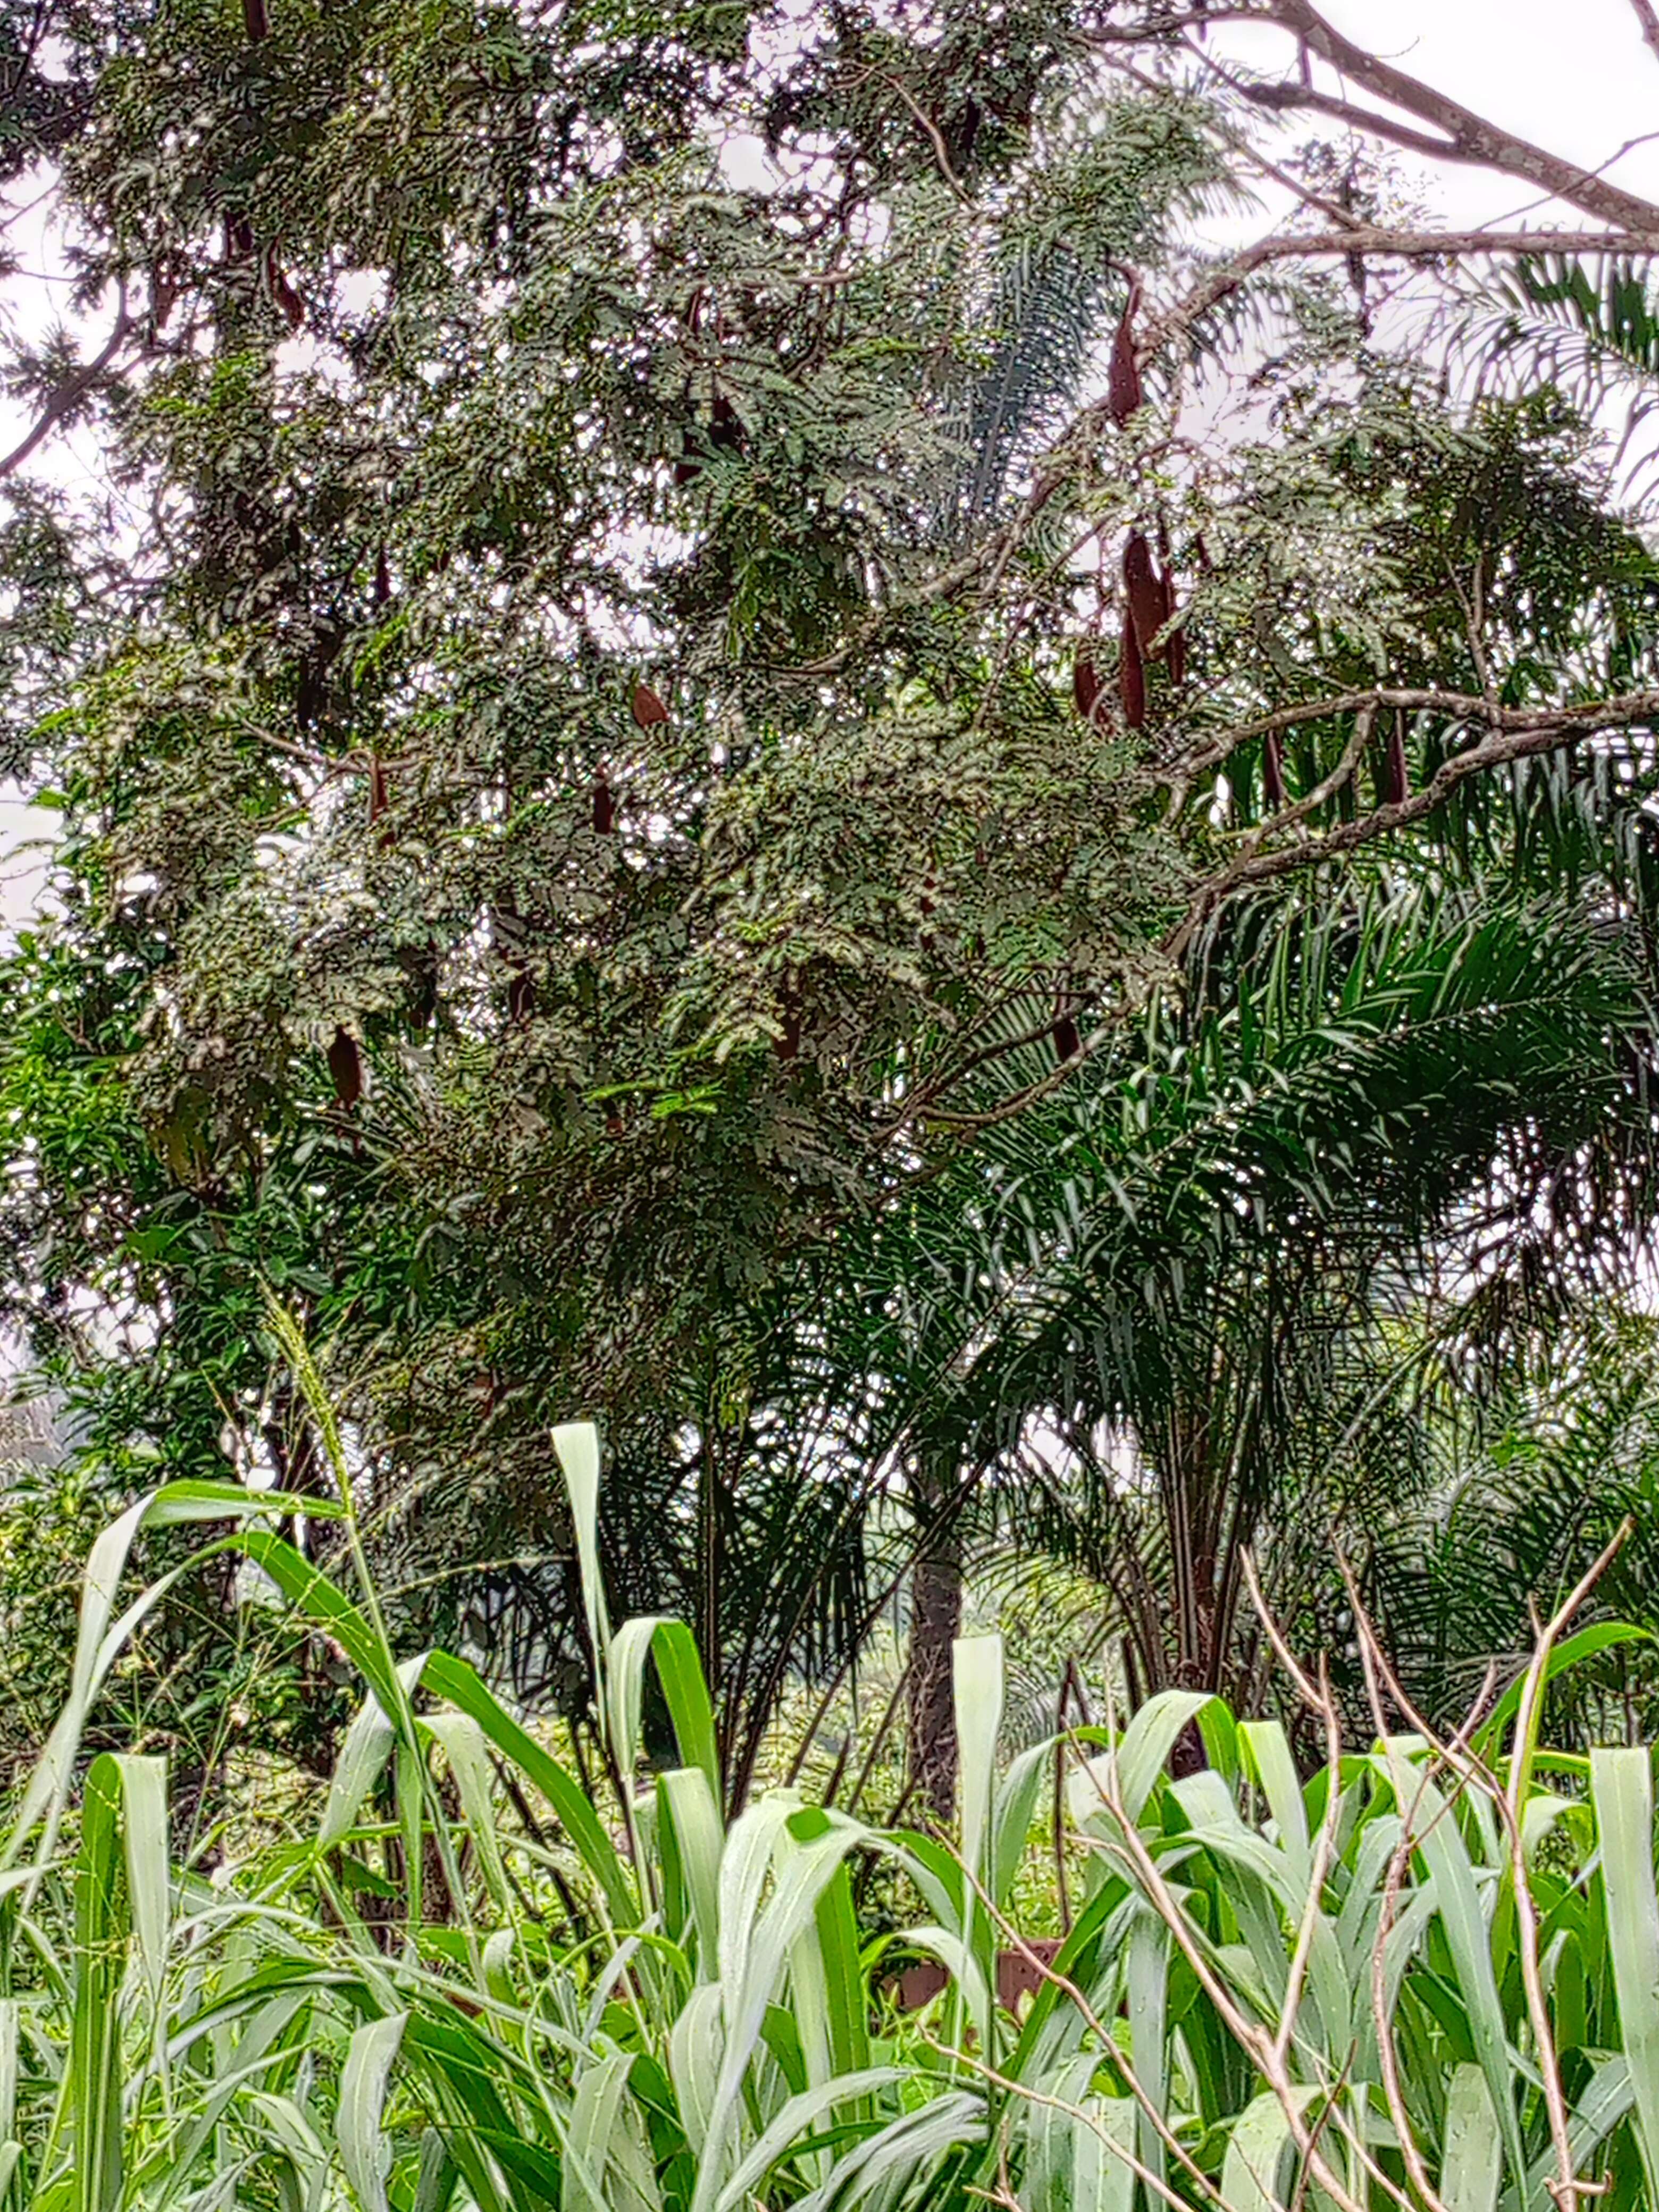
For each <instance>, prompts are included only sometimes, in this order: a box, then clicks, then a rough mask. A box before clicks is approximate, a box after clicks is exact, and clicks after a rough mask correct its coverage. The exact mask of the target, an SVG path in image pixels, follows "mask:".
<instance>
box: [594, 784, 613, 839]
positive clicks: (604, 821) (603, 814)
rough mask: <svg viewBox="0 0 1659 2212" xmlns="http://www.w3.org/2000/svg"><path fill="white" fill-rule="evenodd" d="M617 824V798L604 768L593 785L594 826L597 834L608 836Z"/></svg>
mask: <svg viewBox="0 0 1659 2212" xmlns="http://www.w3.org/2000/svg"><path fill="white" fill-rule="evenodd" d="M616 826H617V799H616V793H614V792H613V791H612V790H611V786H610V784H609V782H608V781H606V778H605V770H604V769H600V770H599V780H598V781H597V782H596V783H595V784H594V786H593V828H594V831H595V833H596V835H598V836H601V837H608V836H610V835H611V831H612V830H613V829H615V828H616Z"/></svg>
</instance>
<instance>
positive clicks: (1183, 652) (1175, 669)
mask: <svg viewBox="0 0 1659 2212" xmlns="http://www.w3.org/2000/svg"><path fill="white" fill-rule="evenodd" d="M1175 611H1176V610H1175V607H1174V605H1171V606H1170V614H1171V615H1172V616H1173V615H1174V613H1175ZM1164 659H1166V660H1167V661H1168V662H1169V664H1170V683H1171V684H1174V686H1175V688H1176V690H1177V691H1178V690H1180V689H1181V687H1182V684H1184V683H1185V682H1186V681H1187V633H1186V631H1185V630H1184V629H1172V630H1171V631H1170V642H1169V644H1168V645H1167V646H1166V647H1164Z"/></svg>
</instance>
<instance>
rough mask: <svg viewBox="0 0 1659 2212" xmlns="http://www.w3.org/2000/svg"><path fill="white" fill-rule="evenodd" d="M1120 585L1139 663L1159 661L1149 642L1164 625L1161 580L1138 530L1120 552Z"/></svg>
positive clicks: (1159, 657)
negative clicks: (1125, 594)
mask: <svg viewBox="0 0 1659 2212" xmlns="http://www.w3.org/2000/svg"><path fill="white" fill-rule="evenodd" d="M1123 581H1124V584H1125V586H1126V587H1127V591H1128V594H1129V613H1130V617H1131V618H1132V620H1133V623H1134V626H1135V638H1136V642H1137V643H1138V644H1139V647H1140V658H1141V660H1142V661H1143V663H1144V662H1146V661H1148V660H1161V659H1163V658H1164V655H1163V653H1162V651H1161V650H1157V651H1155V650H1154V648H1153V643H1152V641H1153V640H1154V639H1155V638H1156V637H1157V635H1158V632H1159V630H1161V629H1163V627H1164V579H1163V578H1162V577H1161V576H1160V575H1159V574H1158V570H1157V568H1155V567H1154V566H1153V564H1152V547H1151V546H1150V545H1149V544H1147V543H1146V538H1144V537H1143V536H1142V535H1141V533H1140V532H1139V531H1138V530H1132V531H1131V532H1130V533H1129V542H1128V544H1127V545H1126V546H1125V547H1124V549H1123Z"/></svg>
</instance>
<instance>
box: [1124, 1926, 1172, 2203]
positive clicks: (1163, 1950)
mask: <svg viewBox="0 0 1659 2212" xmlns="http://www.w3.org/2000/svg"><path fill="white" fill-rule="evenodd" d="M1172 1941H1173V1938H1172V1937H1171V1936H1170V1931H1169V1929H1168V1928H1167V1927H1166V1926H1165V1925H1164V1922H1163V1920H1162V1919H1161V1918H1160V1917H1159V1916H1158V1914H1157V1913H1156V1912H1154V1911H1152V1907H1151V1906H1150V1905H1140V1906H1139V1908H1138V1909H1137V1911H1136V1912H1135V1916H1134V1918H1133V1920H1132V1921H1131V1923H1130V1924H1129V1936H1128V1942H1127V1944H1126V1946H1125V1957H1126V1963H1125V1967H1124V2000H1125V2009H1126V2010H1127V2014H1128V2017H1129V2051H1130V2057H1131V2061H1132V2063H1133V2066H1134V2069H1135V2078H1136V2080H1137V2081H1139V2083H1140V2086H1141V2087H1142V2089H1144V2090H1145V2092H1146V2097H1147V2099H1148V2101H1149V2102H1150V2103H1151V2104H1152V2106H1153V2108H1154V2109H1155V2110H1156V2111H1157V2112H1158V2114H1159V2115H1160V2116H1161V2117H1162V2118H1164V2119H1165V2120H1167V2119H1168V2118H1169V2117H1170V2110H1169V2106H1170V2073H1169V2063H1170V2062H1169V2049H1168V2044H1167V2039H1166V2038H1167V2016H1168V2011H1169V1995H1170V1943H1171V1942H1172ZM1136 2112H1137V2113H1138V2114H1139V2122H1140V2160H1141V2164H1142V2165H1143V2166H1147V2167H1149V2168H1150V2169H1151V2171H1152V2172H1153V2173H1155V2174H1157V2175H1158V2176H1159V2178H1160V2179H1162V2177H1163V2173H1164V2139H1163V2137H1162V2136H1160V2135H1159V2134H1158V2130H1157V2129H1156V2128H1155V2127H1154V2126H1153V2124H1152V2117H1151V2114H1149V2113H1146V2112H1140V2110H1139V2106H1136Z"/></svg>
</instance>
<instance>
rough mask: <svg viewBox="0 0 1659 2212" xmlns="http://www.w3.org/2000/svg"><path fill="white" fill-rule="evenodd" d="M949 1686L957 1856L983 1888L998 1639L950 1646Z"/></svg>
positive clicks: (997, 1708)
mask: <svg viewBox="0 0 1659 2212" xmlns="http://www.w3.org/2000/svg"><path fill="white" fill-rule="evenodd" d="M951 1687H952V1691H953V1694H954V1703H955V1709H956V1723H957V1765H958V1768H959V1771H960V1774H961V1787H962V1856H963V1859H964V1860H965V1861H966V1862H967V1864H968V1866H969V1869H971V1871H972V1872H973V1874H974V1875H975V1877H976V1878H977V1879H978V1880H979V1881H981V1882H986V1883H987V1886H988V1881H987V1877H988V1875H989V1867H988V1864H987V1860H988V1857H989V1850H990V1827H991V1801H992V1796H993V1794H994V1790H995V1787H996V1759H997V1737H998V1736H999V1735H1000V1733H1001V1729H1002V1700H1003V1665H1002V1638H1000V1636H959V1637H958V1638H957V1640H956V1642H955V1644H953V1645H952V1646H951Z"/></svg>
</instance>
